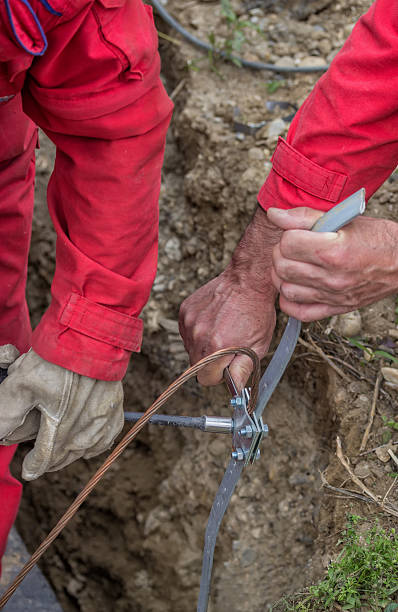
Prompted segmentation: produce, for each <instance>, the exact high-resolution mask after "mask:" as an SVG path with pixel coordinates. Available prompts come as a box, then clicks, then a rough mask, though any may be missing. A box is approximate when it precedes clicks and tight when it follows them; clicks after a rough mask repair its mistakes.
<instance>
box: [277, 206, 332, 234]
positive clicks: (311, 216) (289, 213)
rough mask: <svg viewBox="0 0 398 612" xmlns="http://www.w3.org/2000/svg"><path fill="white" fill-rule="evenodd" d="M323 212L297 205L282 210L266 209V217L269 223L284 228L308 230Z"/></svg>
mask: <svg viewBox="0 0 398 612" xmlns="http://www.w3.org/2000/svg"><path fill="white" fill-rule="evenodd" d="M323 214H324V213H323V212H322V211H319V210H315V209H313V208H308V207H304V206H298V207H297V208H292V209H290V210H283V209H282V208H269V209H268V210H267V217H268V218H269V220H270V221H271V223H274V225H277V226H278V227H280V228H281V229H284V230H289V229H302V230H310V229H312V228H313V226H314V225H315V223H316V222H317V221H318V219H320V218H321V217H322V215H323Z"/></svg>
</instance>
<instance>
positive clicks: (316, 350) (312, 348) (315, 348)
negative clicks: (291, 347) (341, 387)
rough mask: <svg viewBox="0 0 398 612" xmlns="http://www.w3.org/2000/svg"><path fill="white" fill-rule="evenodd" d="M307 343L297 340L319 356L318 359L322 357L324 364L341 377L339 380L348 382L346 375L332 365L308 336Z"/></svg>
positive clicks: (300, 339)
mask: <svg viewBox="0 0 398 612" xmlns="http://www.w3.org/2000/svg"><path fill="white" fill-rule="evenodd" d="M308 339H309V342H306V341H305V340H303V339H302V338H299V339H298V342H299V343H300V344H301V345H302V346H305V347H306V348H307V349H310V350H313V351H315V352H316V353H317V354H318V355H320V357H322V359H323V360H324V361H326V363H327V364H328V365H329V366H330V367H331V368H332V369H333V370H334V371H335V372H336V373H337V374H338V375H339V376H341V378H342V379H343V380H345V381H347V382H350V379H349V377H348V376H347V374H345V373H344V372H343V370H341V369H340V368H339V367H338V366H337V365H336V364H335V363H333V361H332V360H331V359H330V358H329V357H328V356H327V355H326V353H324V352H323V350H322V349H321V348H320V347H319V346H318V345H317V344H315V342H314V341H313V340H312V338H311V336H308Z"/></svg>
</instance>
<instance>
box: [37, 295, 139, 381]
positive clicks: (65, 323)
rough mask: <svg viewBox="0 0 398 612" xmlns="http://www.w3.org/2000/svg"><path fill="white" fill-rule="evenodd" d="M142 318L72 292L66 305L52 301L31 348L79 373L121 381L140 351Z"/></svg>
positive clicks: (43, 356) (52, 361)
mask: <svg viewBox="0 0 398 612" xmlns="http://www.w3.org/2000/svg"><path fill="white" fill-rule="evenodd" d="M142 332H143V321H142V320H141V319H138V318H137V317H131V316H129V315H126V314H124V313H121V312H118V311H116V310H112V309H111V308H107V307H105V306H102V305H100V304H96V303H95V302H92V301H90V300H88V299H87V298H85V297H83V296H81V295H78V294H76V293H72V294H71V295H70V297H69V299H68V301H67V303H66V304H64V305H63V307H62V306H61V305H59V304H57V302H56V300H53V301H52V303H51V305H50V307H49V309H48V310H47V312H46V313H45V314H44V316H43V318H42V320H41V321H40V323H39V325H38V326H37V328H36V329H35V331H34V333H33V339H32V348H33V349H34V350H35V351H36V352H37V353H38V354H39V355H40V356H41V357H42V358H43V359H46V360H47V361H50V362H51V363H55V364H56V365H59V366H61V367H63V368H67V369H68V370H72V371H73V372H76V373H77V374H82V375H83V376H89V377H90V378H97V379H99V380H120V379H121V378H123V376H124V374H125V373H126V369H127V366H128V362H129V359H130V355H131V352H132V351H134V352H139V351H140V348H141V342H142Z"/></svg>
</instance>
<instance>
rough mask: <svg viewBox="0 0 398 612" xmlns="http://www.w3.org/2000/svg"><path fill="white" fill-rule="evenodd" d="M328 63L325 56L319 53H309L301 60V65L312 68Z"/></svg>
mask: <svg viewBox="0 0 398 612" xmlns="http://www.w3.org/2000/svg"><path fill="white" fill-rule="evenodd" d="M325 64H326V62H325V60H324V58H323V57H320V56H318V55H307V56H306V57H303V58H302V59H301V60H300V66H301V67H305V68H310V67H312V66H324V65H325Z"/></svg>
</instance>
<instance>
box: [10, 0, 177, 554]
mask: <svg viewBox="0 0 398 612" xmlns="http://www.w3.org/2000/svg"><path fill="white" fill-rule="evenodd" d="M50 2H51V4H50V3H49V2H48V1H47V0H29V1H28V0H23V1H21V0H1V1H0V277H1V286H0V345H8V346H3V347H2V348H1V349H0V367H3V368H6V367H8V366H9V365H10V364H12V365H11V367H10V368H9V372H8V373H9V376H8V378H7V379H6V380H5V381H4V382H3V383H2V385H1V392H0V439H1V440H2V441H3V442H4V441H5V442H6V443H7V444H8V446H0V558H1V555H2V554H3V552H4V547H5V543H6V539H7V534H8V531H9V529H10V527H11V525H12V523H13V521H14V519H15V515H16V512H17V508H18V503H19V498H20V495H21V485H20V484H19V483H18V482H17V481H16V480H15V479H14V478H12V477H11V475H10V472H9V463H10V460H11V458H12V455H13V453H14V451H15V444H12V443H15V442H19V441H22V440H26V439H31V438H37V439H36V443H35V447H34V449H33V450H32V451H30V452H29V454H28V455H27V457H26V458H25V460H24V466H23V476H24V477H25V478H27V479H33V478H37V477H38V476H40V475H41V474H43V473H44V472H45V471H51V470H55V469H60V468H61V467H63V466H64V465H67V464H68V463H70V462H71V461H73V460H74V459H77V458H79V457H83V456H84V457H90V456H94V455H96V454H98V453H100V452H102V451H103V450H105V449H106V448H109V446H110V445H111V444H112V442H113V440H114V438H115V436H116V435H117V434H118V433H119V431H120V430H121V428H122V426H123V407H122V399H123V393H122V386H121V382H120V381H121V379H122V377H123V376H124V374H125V371H126V368H127V364H128V361H129V358H130V355H131V353H132V352H134V351H139V350H140V345H141V338H142V320H141V319H139V318H138V316H139V314H140V312H141V310H142V308H143V306H144V304H145V303H146V301H147V299H148V296H149V292H150V289H151V286H152V283H153V280H154V277H155V273H156V262H157V234H158V196H159V189H160V170H161V166H162V161H163V151H164V143H165V135H166V131H167V127H168V124H169V120H170V116H171V110H172V103H171V102H170V100H169V98H168V96H167V94H166V92H165V90H164V87H163V85H162V83H161V81H160V78H159V73H160V58H159V55H158V51H157V34H156V29H155V26H154V22H153V16H152V9H151V8H150V7H149V6H147V5H144V4H143V3H142V2H141V0H95V1H94V0H50ZM37 126H40V127H41V128H42V129H43V130H44V131H45V132H46V133H47V134H48V136H49V137H50V138H51V140H52V141H53V142H54V143H55V145H56V147H57V156H56V163H55V169H54V172H53V174H52V177H51V180H50V184H49V187H48V206H49V211H50V214H51V218H52V221H53V224H54V227H55V229H56V232H57V258H56V271H55V276H54V280H53V284H52V300H51V304H50V307H49V308H48V310H47V312H46V313H45V314H44V316H43V318H42V320H41V322H40V323H39V325H38V327H37V328H36V329H35V331H34V333H33V335H32V332H31V327H30V322H29V315H28V310H27V306H26V301H25V281H26V270H27V257H28V250H29V241H30V232H31V221H32V210H33V187H34V150H35V147H36V146H37V143H38V141H37ZM10 345H15V346H16V347H17V348H18V349H19V351H20V352H21V354H22V356H21V357H20V358H19V359H17V360H16V361H15V358H16V356H17V355H16V353H15V349H14V348H13V347H12V346H10ZM30 347H32V350H30V351H29V352H27V351H28V349H29V348H30ZM10 444H12V445H10Z"/></svg>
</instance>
